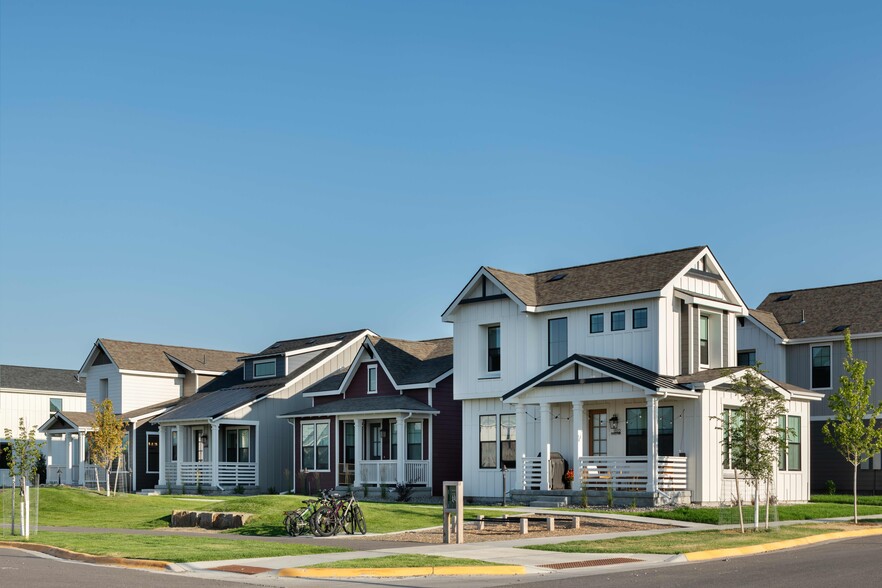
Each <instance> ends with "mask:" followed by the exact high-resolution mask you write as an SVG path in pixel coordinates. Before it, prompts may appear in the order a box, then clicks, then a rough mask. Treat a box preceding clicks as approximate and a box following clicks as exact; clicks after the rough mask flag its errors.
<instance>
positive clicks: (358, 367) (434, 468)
mask: <svg viewBox="0 0 882 588" xmlns="http://www.w3.org/2000/svg"><path fill="white" fill-rule="evenodd" d="M303 396H304V397H307V398H311V399H312V407H310V408H306V409H302V410H298V411H296V412H292V413H289V414H284V415H281V416H280V417H279V418H284V419H288V422H290V423H291V424H292V425H293V426H294V448H295V450H294V471H295V472H297V473H298V475H297V476H296V477H295V479H296V490H297V491H298V492H305V491H307V490H310V491H315V490H316V489H317V488H331V487H338V486H352V487H355V488H361V487H365V488H366V487H369V486H374V487H377V488H380V487H383V486H386V487H388V486H395V485H396V484H398V483H406V484H410V485H412V486H416V487H418V488H419V487H422V488H425V492H428V491H431V493H432V494H435V495H440V493H441V484H442V482H444V480H460V479H462V470H461V465H460V462H461V459H460V455H461V452H462V409H461V403H460V402H459V401H457V400H454V399H453V339H451V338H447V339H433V340H430V341H404V340H401V339H386V338H380V337H368V338H366V339H365V341H364V343H363V345H362V348H361V350H360V351H359V353H358V355H357V356H356V358H355V361H353V363H352V365H350V366H349V367H348V368H345V369H340V370H338V371H336V372H334V373H332V374H330V375H328V376H327V377H326V378H324V379H323V380H320V381H318V382H316V383H315V384H314V385H312V386H311V387H309V388H307V389H306V390H304V392H303ZM307 484H308V485H309V487H307Z"/></svg>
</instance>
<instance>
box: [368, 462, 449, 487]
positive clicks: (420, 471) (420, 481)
mask: <svg viewBox="0 0 882 588" xmlns="http://www.w3.org/2000/svg"><path fill="white" fill-rule="evenodd" d="M430 464H431V462H429V461H411V460H408V461H405V462H404V477H405V479H404V480H399V479H398V462H397V461H388V460H365V461H360V462H358V464H356V467H358V468H359V470H358V472H359V478H360V479H361V483H362V484H397V483H398V482H409V483H411V484H417V485H422V486H426V485H428V484H429V473H430V471H431V470H430V468H431V465H430Z"/></svg>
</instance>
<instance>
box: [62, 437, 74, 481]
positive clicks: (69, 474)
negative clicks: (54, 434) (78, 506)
mask: <svg viewBox="0 0 882 588" xmlns="http://www.w3.org/2000/svg"><path fill="white" fill-rule="evenodd" d="M64 445H65V446H66V447H67V473H66V474H65V475H64V483H65V484H67V485H68V486H70V484H71V482H73V465H74V462H73V440H72V438H71V434H70V433H65V434H64Z"/></svg>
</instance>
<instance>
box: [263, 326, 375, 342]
mask: <svg viewBox="0 0 882 588" xmlns="http://www.w3.org/2000/svg"><path fill="white" fill-rule="evenodd" d="M365 331H370V329H367V328H365V329H353V330H351V331H340V332H339V333H324V334H321V335H308V336H306V337H292V338H291V339H278V340H276V341H273V344H276V343H288V342H290V341H303V340H304V339H318V338H319V337H335V336H338V335H351V334H352V333H363V332H365ZM371 332H373V331H371ZM381 338H382V337H381Z"/></svg>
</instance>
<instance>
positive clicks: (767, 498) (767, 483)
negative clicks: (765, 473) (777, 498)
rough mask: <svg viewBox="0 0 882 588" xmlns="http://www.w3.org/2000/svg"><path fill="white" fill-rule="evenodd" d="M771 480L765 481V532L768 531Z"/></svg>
mask: <svg viewBox="0 0 882 588" xmlns="http://www.w3.org/2000/svg"><path fill="white" fill-rule="evenodd" d="M771 486H772V479H771V478H769V479H768V480H766V531H768V530H769V506H770V505H771V504H772V489H771Z"/></svg>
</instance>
